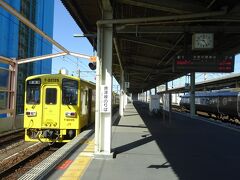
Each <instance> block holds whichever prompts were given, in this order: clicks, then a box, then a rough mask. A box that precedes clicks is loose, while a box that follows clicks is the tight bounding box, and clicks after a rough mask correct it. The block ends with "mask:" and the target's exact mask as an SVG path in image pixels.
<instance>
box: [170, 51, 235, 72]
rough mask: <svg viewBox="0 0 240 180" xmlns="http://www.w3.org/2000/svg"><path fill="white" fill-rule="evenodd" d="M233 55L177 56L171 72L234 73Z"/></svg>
mask: <svg viewBox="0 0 240 180" xmlns="http://www.w3.org/2000/svg"><path fill="white" fill-rule="evenodd" d="M234 57H235V56H234V55H233V56H225V55H188V56H183V55H179V56H177V57H176V58H175V60H174V62H173V72H221V73H229V72H233V71H234Z"/></svg>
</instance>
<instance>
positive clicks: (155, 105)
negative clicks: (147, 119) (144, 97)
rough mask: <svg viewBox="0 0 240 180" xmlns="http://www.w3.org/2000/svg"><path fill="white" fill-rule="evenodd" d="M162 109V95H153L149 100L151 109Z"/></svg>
mask: <svg viewBox="0 0 240 180" xmlns="http://www.w3.org/2000/svg"><path fill="white" fill-rule="evenodd" d="M159 109H160V97H159V95H151V96H150V102H149V111H150V112H152V111H158V110H159Z"/></svg>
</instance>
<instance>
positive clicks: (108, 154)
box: [93, 152, 113, 160]
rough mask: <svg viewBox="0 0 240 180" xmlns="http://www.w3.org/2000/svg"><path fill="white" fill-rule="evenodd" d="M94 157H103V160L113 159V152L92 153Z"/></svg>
mask: <svg viewBox="0 0 240 180" xmlns="http://www.w3.org/2000/svg"><path fill="white" fill-rule="evenodd" d="M93 158H94V159H103V160H111V159H113V153H112V152H111V153H107V154H106V153H94V154H93Z"/></svg>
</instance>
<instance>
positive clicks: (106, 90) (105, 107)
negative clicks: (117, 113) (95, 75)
mask: <svg viewBox="0 0 240 180" xmlns="http://www.w3.org/2000/svg"><path fill="white" fill-rule="evenodd" d="M111 99H112V96H111V89H110V87H109V86H107V85H101V111H100V112H101V113H110V112H111Z"/></svg>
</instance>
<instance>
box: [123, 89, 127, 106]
mask: <svg viewBox="0 0 240 180" xmlns="http://www.w3.org/2000/svg"><path fill="white" fill-rule="evenodd" d="M126 106H127V94H126V92H124V109H125V108H126Z"/></svg>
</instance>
